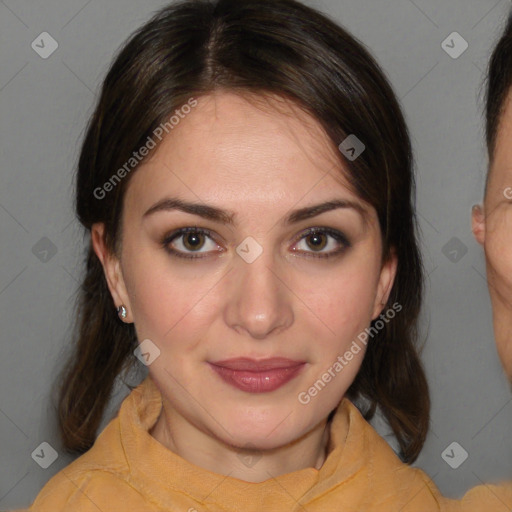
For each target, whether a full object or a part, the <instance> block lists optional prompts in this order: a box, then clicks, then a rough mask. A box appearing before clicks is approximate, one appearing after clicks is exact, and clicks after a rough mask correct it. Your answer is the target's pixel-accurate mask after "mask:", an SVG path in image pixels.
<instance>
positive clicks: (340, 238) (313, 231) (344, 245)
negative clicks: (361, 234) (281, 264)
mask: <svg viewBox="0 0 512 512" xmlns="http://www.w3.org/2000/svg"><path fill="white" fill-rule="evenodd" d="M188 233H197V234H202V235H206V236H207V237H209V238H210V239H212V240H213V241H215V239H214V237H213V236H212V232H211V231H210V230H208V229H203V228H198V227H197V226H194V227H186V228H181V229H178V230H176V231H174V232H172V233H170V234H168V235H166V236H165V237H164V239H163V240H162V242H161V244H162V246H163V248H164V249H165V250H166V251H167V252H168V253H169V254H170V255H171V256H176V257H178V258H184V259H188V260H192V259H203V258H207V257H208V256H207V255H206V256H199V255H193V254H194V253H188V254H186V253H183V252H181V251H177V250H175V249H172V248H171V247H169V244H171V242H173V241H174V240H176V239H178V238H180V237H182V236H184V235H186V234H188ZM317 234H325V235H329V236H331V237H332V238H334V240H336V242H338V243H339V244H341V248H339V249H336V250H334V251H331V252H329V253H315V252H314V251H312V252H309V251H306V253H307V254H308V256H306V257H311V258H331V257H334V256H338V255H340V254H341V253H343V252H344V251H345V250H346V249H348V248H350V247H351V243H350V242H349V240H348V239H347V237H346V236H345V235H344V234H343V233H341V232H340V231H337V230H335V229H331V228H323V227H313V228H308V229H307V230H306V231H305V232H303V233H302V234H301V236H300V237H299V238H298V239H297V241H296V242H295V243H298V242H300V241H301V240H303V239H305V238H307V237H308V236H311V235H317ZM294 252H301V251H294ZM302 252H304V251H302ZM197 254H205V253H197Z"/></svg>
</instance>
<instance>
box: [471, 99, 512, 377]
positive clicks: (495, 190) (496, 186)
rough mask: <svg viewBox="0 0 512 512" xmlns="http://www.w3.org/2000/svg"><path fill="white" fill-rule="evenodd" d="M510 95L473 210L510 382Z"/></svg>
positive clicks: (504, 362)
mask: <svg viewBox="0 0 512 512" xmlns="http://www.w3.org/2000/svg"><path fill="white" fill-rule="evenodd" d="M511 138H512V95H511V94H510V93H509V96H508V98H507V100H506V103H505V105H504V110H503V114H502V118H501V120H500V124H499V127H498V135H497V139H496V147H495V151H494V157H493V160H492V164H491V167H490V175H489V181H488V184H487V191H486V194H485V198H484V204H483V205H477V206H475V207H474V208H473V213H472V229H473V234H474V236H475V238H476V240H477V241H478V242H479V243H480V244H482V245H483V247H484V250H485V259H486V266H487V282H488V285H489V294H490V297H491V303H492V310H493V325H494V335H495V339H496V345H497V348H498V353H499V355H500V358H501V361H502V363H503V366H504V368H505V371H506V373H507V376H508V378H509V380H510V381H511V382H512V258H511V257H510V251H511V248H512V145H511V144H510V140H511Z"/></svg>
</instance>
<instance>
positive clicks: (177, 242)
mask: <svg viewBox="0 0 512 512" xmlns="http://www.w3.org/2000/svg"><path fill="white" fill-rule="evenodd" d="M162 245H163V246H164V249H165V250H166V251H167V252H169V253H170V254H171V255H173V256H178V257H180V258H188V259H194V258H205V257H206V256H204V254H205V253H208V252H220V251H219V250H218V247H219V245H218V244H217V243H216V242H215V241H214V240H213V238H212V235H211V232H210V231H208V230H207V229H202V228H198V227H195V226H194V227H187V228H181V229H179V230H177V231H175V232H174V233H171V234H170V235H168V236H166V237H165V239H164V240H163V241H162ZM202 249H204V250H202ZM196 254H201V256H199V255H196Z"/></svg>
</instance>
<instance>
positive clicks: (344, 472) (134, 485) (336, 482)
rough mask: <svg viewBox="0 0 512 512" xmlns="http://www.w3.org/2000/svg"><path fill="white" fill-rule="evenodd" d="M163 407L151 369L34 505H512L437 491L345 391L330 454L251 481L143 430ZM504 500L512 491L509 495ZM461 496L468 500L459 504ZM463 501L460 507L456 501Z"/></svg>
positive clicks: (506, 496) (357, 510)
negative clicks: (317, 464)
mask: <svg viewBox="0 0 512 512" xmlns="http://www.w3.org/2000/svg"><path fill="white" fill-rule="evenodd" d="M161 409H162V398H161V395H160V392H159V390H158V388H157V387H156V385H155V384H154V383H153V381H152V380H151V378H150V377H147V378H146V379H145V380H144V382H142V383H141V384H140V385H139V386H138V387H137V388H135V389H134V390H133V391H132V392H131V393H130V395H129V396H128V397H126V398H125V400H124V401H123V403H122V404H121V408H120V411H119V414H118V415H117V417H116V418H114V419H113V420H112V421H111V422H110V423H109V424H108V425H107V427H106V428H105V429H104V430H103V432H102V433H101V434H100V435H99V437H98V439H97V440H96V442H95V444H94V446H93V447H92V448H91V449H90V450H89V451H88V452H87V453H85V454H83V455H82V456H80V457H79V458H77V459H76V460H75V461H74V462H72V463H71V464H70V465H68V466H67V467H66V468H64V469H63V470H61V471H60V472H58V473H57V474H56V475H55V476H54V477H53V478H51V479H50V481H49V482H48V483H47V484H46V485H45V486H44V488H43V489H42V490H41V492H40V493H39V495H38V496H37V498H36V500H35V502H34V503H33V504H32V506H31V507H30V508H29V509H28V510H29V511H30V512H60V511H65V512H68V511H69V512H150V511H151V512H157V511H158V512H167V511H173V512H203V511H209V512H234V511H237V512H280V511H287V512H363V511H364V512H370V511H372V512H373V511H375V512H377V511H378V512H388V511H389V512H399V511H400V512H424V511H425V512H426V511H428V512H432V511H450V512H451V511H459V510H464V511H466V510H467V511H470V510H471V511H472V512H473V511H474V512H479V511H482V512H484V511H485V512H490V511H492V512H510V510H512V487H510V488H509V489H508V490H507V489H505V490H504V492H503V494H500V492H501V491H502V489H499V488H497V487H482V488H480V489H475V490H474V491H472V492H471V493H470V494H468V495H467V496H466V499H465V500H464V501H463V502H462V501H461V502H456V501H454V500H449V499H447V498H443V497H442V496H441V495H440V493H439V491H438V490H437V488H436V486H435V485H434V483H433V482H432V481H431V480H430V479H429V478H428V476H427V475H426V474H425V473H424V472H423V471H421V470H419V469H415V468H412V467H410V466H408V465H407V464H404V463H402V462H401V461H400V460H399V459H398V457H397V456H396V455H395V453H394V452H393V450H392V449H391V448H390V447H389V445H388V444H387V442H386V441H385V440H384V439H383V438H381V437H380V436H379V435H378V434H377V432H376V431H375V430H374V429H373V427H372V426H371V425H370V424H369V423H368V422H366V421H365V420H364V418H363V417H362V416H361V414H360V412H359V410H358V409H357V408H356V407H355V405H353V404H352V403H351V402H350V401H349V400H348V399H343V400H342V402H341V403H340V405H339V406H338V408H337V410H336V413H335V416H334V418H333V420H332V424H331V431H330V442H329V449H328V455H327V458H326V460H325V462H324V464H323V466H322V467H321V468H320V469H315V468H305V469H301V470H298V471H295V472H292V473H288V474H285V475H281V476H278V477H276V478H269V479H268V480H266V481H264V482H260V483H249V482H245V481H242V480H239V479H236V478H232V477H229V476H224V475H221V474H217V473H213V472H210V471H208V470H206V469H203V468H201V467H198V466H195V465H194V464H191V463H189V462H188V461H186V460H185V459H183V458H182V457H180V456H178V455H176V454H175V453H173V452H172V451H170V450H169V449H168V448H166V447H165V446H163V445H162V444H160V443H159V442H158V441H156V440H155V439H154V438H153V437H152V436H151V435H150V434H149V431H150V430H151V428H152V427H153V425H154V424H155V423H156V421H157V419H158V416H159V414H160V411H161ZM507 500H509V501H508V502H507ZM463 504H464V505H463ZM462 505H463V508H460V507H461V506H462Z"/></svg>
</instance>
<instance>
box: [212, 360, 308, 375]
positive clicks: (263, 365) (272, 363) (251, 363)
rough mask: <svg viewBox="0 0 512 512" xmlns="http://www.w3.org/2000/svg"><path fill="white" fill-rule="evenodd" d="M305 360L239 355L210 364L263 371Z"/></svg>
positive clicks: (294, 365)
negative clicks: (252, 357)
mask: <svg viewBox="0 0 512 512" xmlns="http://www.w3.org/2000/svg"><path fill="white" fill-rule="evenodd" d="M304 363H305V361H297V360H294V359H288V358H286V357H272V358H269V359H259V360H256V359H250V358H248V357H238V358H234V359H225V360H223V361H214V362H211V363H210V364H213V365H215V366H222V367H223V368H229V369H230V370H239V371H249V372H250V371H252V372H262V371H265V370H277V369H286V368H295V367H296V366H300V365H302V364H304Z"/></svg>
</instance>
